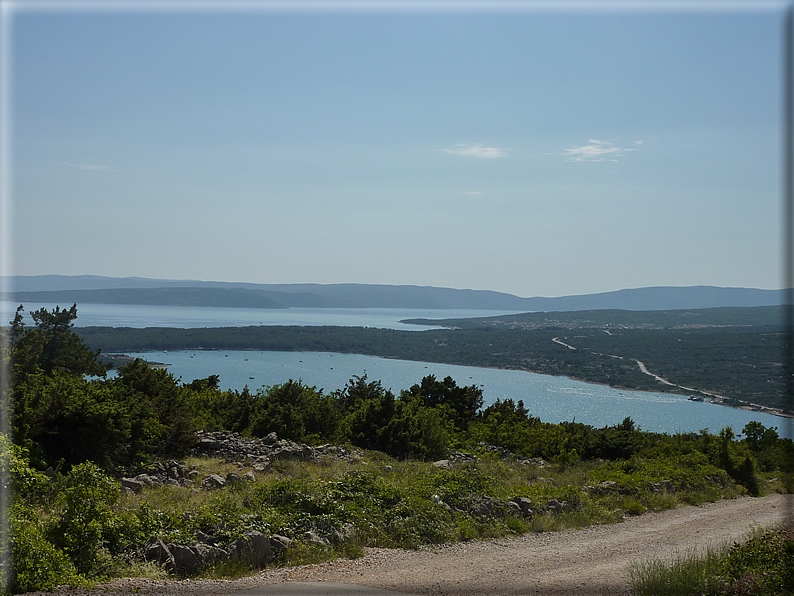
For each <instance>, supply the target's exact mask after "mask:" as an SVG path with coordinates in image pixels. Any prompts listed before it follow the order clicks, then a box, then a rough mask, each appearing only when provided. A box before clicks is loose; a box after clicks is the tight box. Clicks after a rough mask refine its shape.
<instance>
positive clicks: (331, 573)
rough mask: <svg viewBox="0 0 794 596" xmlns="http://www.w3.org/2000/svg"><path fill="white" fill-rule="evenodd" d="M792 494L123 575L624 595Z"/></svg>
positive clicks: (767, 517)
mask: <svg viewBox="0 0 794 596" xmlns="http://www.w3.org/2000/svg"><path fill="white" fill-rule="evenodd" d="M793 508H794V501H792V495H775V496H770V497H762V498H755V499H754V498H748V497H745V498H742V499H736V500H730V501H721V502H718V503H712V504H708V505H704V506H699V507H681V508H679V509H675V510H671V511H664V512H661V513H651V514H647V515H643V516H639V517H633V518H629V519H627V520H625V521H624V522H623V523H619V524H615V525H610V526H596V527H592V528H586V529H583V530H569V531H565V532H553V533H545V534H529V535H526V536H522V537H519V538H514V539H504V540H491V541H485V542H469V543H463V544H455V545H450V546H444V547H437V548H432V549H427V550H421V551H399V550H390V549H368V551H367V553H366V554H365V556H364V557H362V558H360V559H357V560H355V561H338V562H334V563H326V564H321V565H307V566H304V567H297V568H288V569H276V570H268V571H264V572H262V573H260V574H258V575H256V576H253V577H248V578H244V579H240V580H235V581H228V582H217V581H185V582H155V581H147V580H118V581H116V582H113V584H111V585H110V586H105V587H110V589H112V590H113V589H115V590H122V591H124V592H130V593H131V592H133V591H137V592H138V593H141V592H148V593H150V594H231V593H234V592H237V591H243V590H251V589H252V588H256V587H258V586H263V585H271V584H277V583H282V582H335V583H342V584H357V585H361V586H371V587H376V588H383V589H388V590H395V591H399V592H406V593H413V594H428V595H438V596H440V595H444V596H464V595H465V596H474V595H480V594H491V595H508V594H510V595H518V594H544V595H550V596H555V595H561V594H566V595H567V594H572V595H581V596H590V595H593V596H599V595H603V594H611V595H615V594H625V593H626V591H627V588H628V583H627V581H626V575H625V572H626V568H627V566H628V565H629V564H630V563H632V562H636V561H640V560H643V559H647V558H653V557H658V556H668V555H670V554H673V553H675V552H679V553H683V552H688V551H690V550H691V549H700V548H703V547H705V546H708V545H718V544H722V543H725V542H729V541H734V540H741V539H742V538H744V537H746V535H747V533H748V532H749V531H750V530H751V529H752V528H753V527H767V526H771V525H774V524H776V523H778V522H781V521H783V520H784V519H792V518H791V515H790V514H791V513H792V509H793Z"/></svg>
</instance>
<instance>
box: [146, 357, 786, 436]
mask: <svg viewBox="0 0 794 596" xmlns="http://www.w3.org/2000/svg"><path fill="white" fill-rule="evenodd" d="M131 355H133V356H140V357H142V358H145V359H147V360H150V361H155V362H163V363H166V364H168V365H169V366H168V370H169V372H171V373H172V374H173V375H174V376H176V377H180V378H181V379H182V381H183V382H190V381H192V380H193V379H197V378H203V377H207V376H209V375H211V374H217V375H219V376H220V385H221V387H222V388H223V389H238V390H240V389H242V388H243V387H245V386H248V387H249V389H250V390H251V391H252V392H255V391H256V390H258V389H260V388H261V387H262V386H266V385H277V384H280V383H284V382H286V381H288V380H290V379H293V380H301V381H303V382H304V383H306V384H307V385H313V386H315V387H317V388H318V389H323V390H324V392H325V393H330V392H331V391H333V390H335V389H341V388H342V387H344V385H345V384H346V383H347V381H348V380H349V379H350V378H351V377H353V376H354V375H357V376H363V375H367V377H368V379H369V380H380V381H381V382H382V384H383V386H384V387H385V388H387V389H391V390H392V391H393V392H395V393H399V391H400V390H402V389H408V388H409V387H410V386H411V385H414V384H416V383H419V382H420V381H421V379H422V377H424V376H426V375H430V374H432V375H435V376H436V377H437V378H444V377H446V376H448V375H449V376H451V377H452V378H453V379H455V381H456V382H457V383H458V385H477V386H479V387H481V388H482V389H483V398H484V401H485V405H488V404H490V403H493V402H494V401H495V400H497V399H507V398H512V399H514V400H516V401H517V400H519V399H522V400H524V405H525V406H526V407H527V409H528V410H529V411H530V413H531V414H532V415H533V416H537V417H539V418H540V419H541V420H543V421H546V422H562V421H572V420H575V421H576V422H582V423H585V424H590V425H593V426H595V427H602V426H609V425H613V424H618V423H620V422H621V421H622V420H623V419H624V418H625V417H626V416H630V417H631V418H632V419H633V420H634V421H635V423H637V424H638V425H639V426H640V427H641V428H642V429H644V430H649V431H653V432H666V433H671V434H672V433H676V432H679V431H680V432H690V431H691V432H697V431H700V430H701V429H704V428H707V429H709V430H710V431H711V432H714V433H716V432H719V430H720V429H722V428H724V427H726V426H731V427H732V428H733V429H734V430H735V431H736V432H741V430H742V428H744V426H745V425H746V424H747V423H748V422H750V421H751V420H758V421H759V422H761V423H762V424H763V425H764V426H776V427H778V430H779V432H780V434H781V435H782V436H790V433H789V432H788V431H787V430H786V428H787V426H788V425H787V422H788V421H787V420H785V419H783V418H780V417H777V416H772V415H769V414H762V413H759V412H747V411H744V410H737V409H734V408H728V407H724V406H719V405H715V404H709V403H705V402H692V401H689V400H688V399H687V398H686V397H685V396H679V395H671V394H667V393H649V392H643V391H625V390H618V389H613V388H611V387H607V386H604V385H592V384H588V383H582V382H580V381H574V380H571V379H568V378H566V377H553V376H549V375H539V374H535V373H528V372H522V371H513V370H498V369H488V368H476V367H471V366H454V365H449V364H434V363H428V362H411V361H405V360H393V359H387V358H378V357H374V356H360V355H356V354H331V353H325V352H258V351H221V350H218V351H216V350H195V351H179V352H145V353H139V354H131ZM252 377H253V378H252Z"/></svg>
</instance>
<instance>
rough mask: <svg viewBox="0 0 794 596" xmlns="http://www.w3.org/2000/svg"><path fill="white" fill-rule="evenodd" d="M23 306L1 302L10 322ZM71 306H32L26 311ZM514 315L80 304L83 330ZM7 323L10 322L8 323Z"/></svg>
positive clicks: (385, 324)
mask: <svg viewBox="0 0 794 596" xmlns="http://www.w3.org/2000/svg"><path fill="white" fill-rule="evenodd" d="M17 306H19V304H17V303H11V302H8V301H0V309H1V310H2V312H4V313H9V314H7V315H6V318H8V320H11V319H12V318H13V317H14V313H15V311H16V308H17ZM55 306H60V307H61V308H70V307H71V306H72V305H71V304H66V305H63V304H61V305H55V304H41V303H26V304H25V311H26V313H30V312H31V311H34V310H38V309H39V308H46V309H48V310H52V309H54V308H55ZM503 314H508V313H507V311H503V310H467V309H466V310H465V309H448V310H442V309H410V308H404V309H401V308H285V309H265V308H213V307H199V306H147V305H137V304H78V305H77V321H76V322H75V326H77V327H138V328H141V327H181V328H190V327H245V326H248V325H335V326H340V327H378V328H382V329H407V330H411V331H421V330H423V329H433V328H434V327H425V326H419V325H406V324H404V323H400V321H401V320H402V319H419V318H425V319H456V318H470V317H491V316H496V315H503ZM3 322H5V321H3Z"/></svg>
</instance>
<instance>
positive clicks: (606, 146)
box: [564, 139, 642, 161]
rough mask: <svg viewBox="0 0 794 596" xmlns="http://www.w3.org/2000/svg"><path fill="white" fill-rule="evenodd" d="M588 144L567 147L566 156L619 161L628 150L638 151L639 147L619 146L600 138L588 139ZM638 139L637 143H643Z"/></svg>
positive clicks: (572, 159) (575, 158)
mask: <svg viewBox="0 0 794 596" xmlns="http://www.w3.org/2000/svg"><path fill="white" fill-rule="evenodd" d="M587 142H588V143H589V144H588V145H582V146H581V147H574V148H572V149H565V152H564V153H565V157H566V158H567V159H568V161H618V159H617V158H618V157H622V156H623V154H624V153H626V152H628V151H636V150H637V148H636V147H633V148H628V147H618V146H617V145H613V144H612V143H609V142H607V141H599V140H598V139H588V141H587ZM641 143H642V141H638V143H637V144H641Z"/></svg>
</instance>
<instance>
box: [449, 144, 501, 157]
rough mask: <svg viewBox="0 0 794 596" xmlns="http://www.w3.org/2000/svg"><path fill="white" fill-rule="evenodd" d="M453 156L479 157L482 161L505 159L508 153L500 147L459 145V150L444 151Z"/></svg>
mask: <svg viewBox="0 0 794 596" xmlns="http://www.w3.org/2000/svg"><path fill="white" fill-rule="evenodd" d="M444 151H446V152H447V153H451V154H452V155H462V156H464V157H479V158H480V159H493V158H495V157H505V156H507V153H505V151H504V150H503V149H499V148H498V147H483V146H482V145H458V148H457V149H444Z"/></svg>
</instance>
